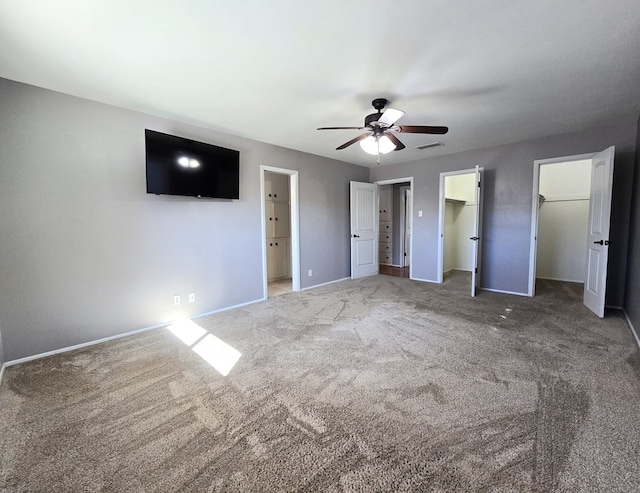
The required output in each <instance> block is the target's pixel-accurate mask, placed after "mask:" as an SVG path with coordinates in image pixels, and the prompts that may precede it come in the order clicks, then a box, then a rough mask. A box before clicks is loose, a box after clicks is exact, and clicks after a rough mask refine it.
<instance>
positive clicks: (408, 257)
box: [403, 189, 412, 267]
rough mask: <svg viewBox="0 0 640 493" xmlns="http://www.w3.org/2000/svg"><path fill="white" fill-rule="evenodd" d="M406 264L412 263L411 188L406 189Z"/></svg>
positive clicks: (406, 265)
mask: <svg viewBox="0 0 640 493" xmlns="http://www.w3.org/2000/svg"><path fill="white" fill-rule="evenodd" d="M404 200H405V202H404V264H403V265H404V266H405V267H408V266H409V265H411V214H412V211H411V190H410V189H407V190H405V191H404Z"/></svg>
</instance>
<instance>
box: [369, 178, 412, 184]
mask: <svg viewBox="0 0 640 493" xmlns="http://www.w3.org/2000/svg"><path fill="white" fill-rule="evenodd" d="M407 182H409V183H411V184H412V185H413V176H407V177H406V178H390V179H388V180H378V181H374V182H373V183H375V184H376V185H395V184H396V183H407Z"/></svg>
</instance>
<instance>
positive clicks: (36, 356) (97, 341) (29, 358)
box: [0, 299, 263, 381]
mask: <svg viewBox="0 0 640 493" xmlns="http://www.w3.org/2000/svg"><path fill="white" fill-rule="evenodd" d="M260 301H263V300H262V299H258V300H254V301H247V302H246V303H240V304H239V305H233V306H228V307H224V308H220V309H218V310H212V311H210V312H206V313H202V314H199V315H194V316H193V317H191V319H194V318H201V317H206V316H207V315H213V314H215V313H220V312H226V311H228V310H232V309H234V308H240V307H243V306H246V305H251V304H253V303H258V302H260ZM169 324H171V321H168V322H165V323H162V324H157V325H152V326H151V327H145V328H143V329H137V330H132V331H129V332H123V333H122V334H116V335H113V336H109V337H103V338H101V339H95V340H93V341H88V342H83V343H82V344H75V345H74V346H67V347H63V348H60V349H54V350H53V351H47V352H46V353H39V354H34V355H32V356H25V357H24V358H18V359H14V360H12V361H7V362H6V363H5V364H4V365H2V368H3V370H4V367H5V366H13V365H18V364H20V363H27V362H29V361H33V360H36V359H41V358H46V357H47V356H54V355H56V354H62V353H67V352H69V351H74V350H76V349H82V348H85V347H88V346H95V345H96V344H101V343H103V342H108V341H113V340H116V339H122V338H123V337H129V336H133V335H136V334H140V333H142V332H148V331H150V330H155V329H160V328H162V327H166V326H167V325H169ZM0 381H1V380H0Z"/></svg>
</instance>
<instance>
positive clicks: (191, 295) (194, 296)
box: [189, 293, 196, 303]
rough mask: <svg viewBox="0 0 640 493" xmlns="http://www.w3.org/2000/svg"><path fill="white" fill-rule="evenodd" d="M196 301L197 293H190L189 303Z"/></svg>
mask: <svg viewBox="0 0 640 493" xmlns="http://www.w3.org/2000/svg"><path fill="white" fill-rule="evenodd" d="M195 302H196V293H189V303H195Z"/></svg>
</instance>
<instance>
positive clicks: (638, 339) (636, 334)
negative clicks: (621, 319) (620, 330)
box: [622, 308, 640, 349]
mask: <svg viewBox="0 0 640 493" xmlns="http://www.w3.org/2000/svg"><path fill="white" fill-rule="evenodd" d="M622 313H624V316H625V318H626V319H627V323H628V324H629V328H630V329H631V333H632V334H633V337H635V339H636V344H637V345H638V349H640V337H638V332H637V331H636V328H635V327H634V326H633V324H632V323H631V319H630V318H629V315H627V311H626V310H625V309H624V308H623V309H622Z"/></svg>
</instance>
